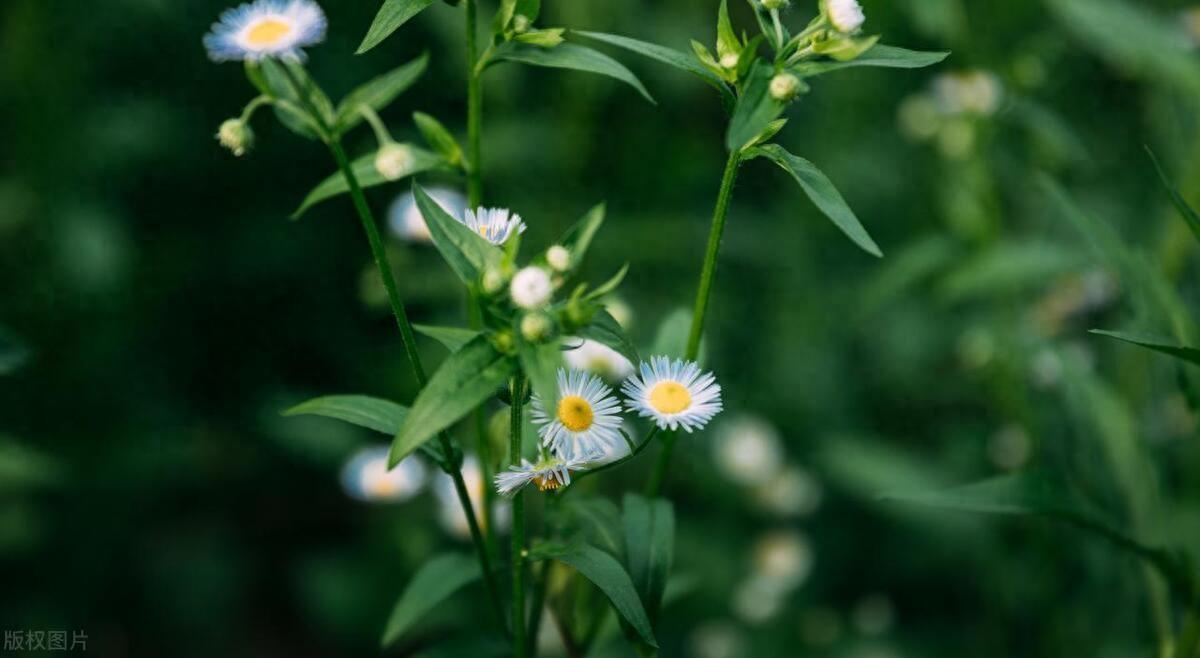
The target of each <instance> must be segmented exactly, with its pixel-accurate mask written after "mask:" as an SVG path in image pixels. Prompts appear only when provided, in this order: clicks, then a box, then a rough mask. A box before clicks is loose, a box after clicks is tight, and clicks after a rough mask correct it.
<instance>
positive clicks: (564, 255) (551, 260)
mask: <svg viewBox="0 0 1200 658" xmlns="http://www.w3.org/2000/svg"><path fill="white" fill-rule="evenodd" d="M546 263H547V264H548V265H549V266H550V268H551V269H553V270H554V271H555V272H566V271H567V270H569V269H571V252H570V251H568V250H567V248H566V247H563V246H561V245H557V244H556V245H554V246H553V247H550V248H549V249H547V250H546Z"/></svg>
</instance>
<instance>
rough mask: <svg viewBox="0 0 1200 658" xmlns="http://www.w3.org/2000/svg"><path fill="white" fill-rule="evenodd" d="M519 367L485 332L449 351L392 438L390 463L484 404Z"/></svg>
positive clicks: (392, 463) (406, 454)
mask: <svg viewBox="0 0 1200 658" xmlns="http://www.w3.org/2000/svg"><path fill="white" fill-rule="evenodd" d="M516 367H517V366H516V362H515V361H514V360H513V359H512V357H510V356H507V355H505V354H501V353H499V352H497V351H496V348H495V347H493V346H492V344H491V342H489V341H488V340H487V338H486V337H484V336H480V337H478V338H476V339H475V340H472V341H471V342H469V343H467V344H466V345H464V346H463V348H462V349H461V350H459V351H457V352H455V353H454V354H452V355H450V358H448V359H446V361H445V362H444V363H442V366H441V367H440V368H438V370H437V372H435V373H434V374H433V377H432V378H431V379H430V380H429V383H428V384H427V385H426V386H425V388H424V389H422V390H421V393H420V394H419V395H417V399H416V401H414V402H413V405H412V408H411V409H409V412H408V418H407V419H406V420H405V422H404V425H402V426H401V427H400V431H398V432H397V433H396V437H395V439H394V440H393V441H392V452H391V455H390V457H389V459H388V463H389V464H390V465H393V466H394V465H396V464H397V463H399V462H400V460H401V459H404V458H405V457H406V456H408V455H409V454H410V453H411V452H412V451H413V450H416V449H417V448H419V447H421V446H422V445H424V444H425V442H426V441H428V440H429V439H431V438H433V436H434V435H435V434H437V433H438V432H441V431H442V430H444V429H446V428H448V427H450V426H451V425H453V424H454V423H455V422H456V421H458V420H459V419H460V418H462V417H463V416H465V415H467V414H468V413H469V412H470V411H471V410H472V409H474V408H475V407H477V406H479V405H480V404H482V403H483V402H484V401H485V400H487V399H488V398H489V397H491V396H492V395H493V394H495V392H496V390H497V389H498V388H500V386H502V385H503V384H504V383H505V382H506V381H508V378H509V376H510V375H512V374H513V372H515V371H516Z"/></svg>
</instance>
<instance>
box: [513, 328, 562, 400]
mask: <svg viewBox="0 0 1200 658" xmlns="http://www.w3.org/2000/svg"><path fill="white" fill-rule="evenodd" d="M517 334H518V335H519V334H520V332H519V331H518V332H517ZM517 357H518V358H519V359H520V361H521V369H522V370H523V371H524V372H525V376H526V377H527V378H528V379H529V383H530V385H531V386H533V393H534V395H537V396H538V398H539V399H540V400H541V402H542V408H543V409H546V410H547V413H554V410H555V409H557V408H558V370H559V368H561V367H562V352H561V351H560V350H559V347H558V343H557V342H547V343H542V344H540V345H534V344H531V343H529V342H528V341H526V340H525V339H523V338H518V339H517Z"/></svg>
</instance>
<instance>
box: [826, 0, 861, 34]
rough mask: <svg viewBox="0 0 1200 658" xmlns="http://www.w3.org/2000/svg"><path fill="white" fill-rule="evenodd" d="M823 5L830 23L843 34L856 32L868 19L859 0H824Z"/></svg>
mask: <svg viewBox="0 0 1200 658" xmlns="http://www.w3.org/2000/svg"><path fill="white" fill-rule="evenodd" d="M821 5H822V7H821V8H822V9H823V10H824V13H825V16H826V17H828V18H829V23H830V24H831V25H833V27H834V29H836V30H837V31H838V32H841V33H842V34H854V33H855V32H857V31H858V30H859V28H861V27H862V25H863V23H864V22H866V20H867V16H866V14H864V13H863V8H862V5H860V4H858V0H822V3H821Z"/></svg>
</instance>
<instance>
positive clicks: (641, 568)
mask: <svg viewBox="0 0 1200 658" xmlns="http://www.w3.org/2000/svg"><path fill="white" fill-rule="evenodd" d="M624 523H625V564H626V566H628V567H629V576H630V578H631V579H632V580H633V585H634V587H635V588H636V589H637V591H638V595H639V596H641V599H642V603H643V604H645V606H646V610H647V611H648V613H649V616H650V619H651V621H652V622H653V621H654V620H655V619H656V618H657V617H658V610H659V607H660V606H661V605H662V598H663V592H664V591H665V590H666V586H667V576H668V575H669V574H670V572H671V562H672V559H673V556H674V551H675V510H674V508H673V507H671V503H670V501H667V500H664V499H662V498H656V499H654V500H650V499H647V498H643V497H642V496H638V495H635V494H625V514H624Z"/></svg>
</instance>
